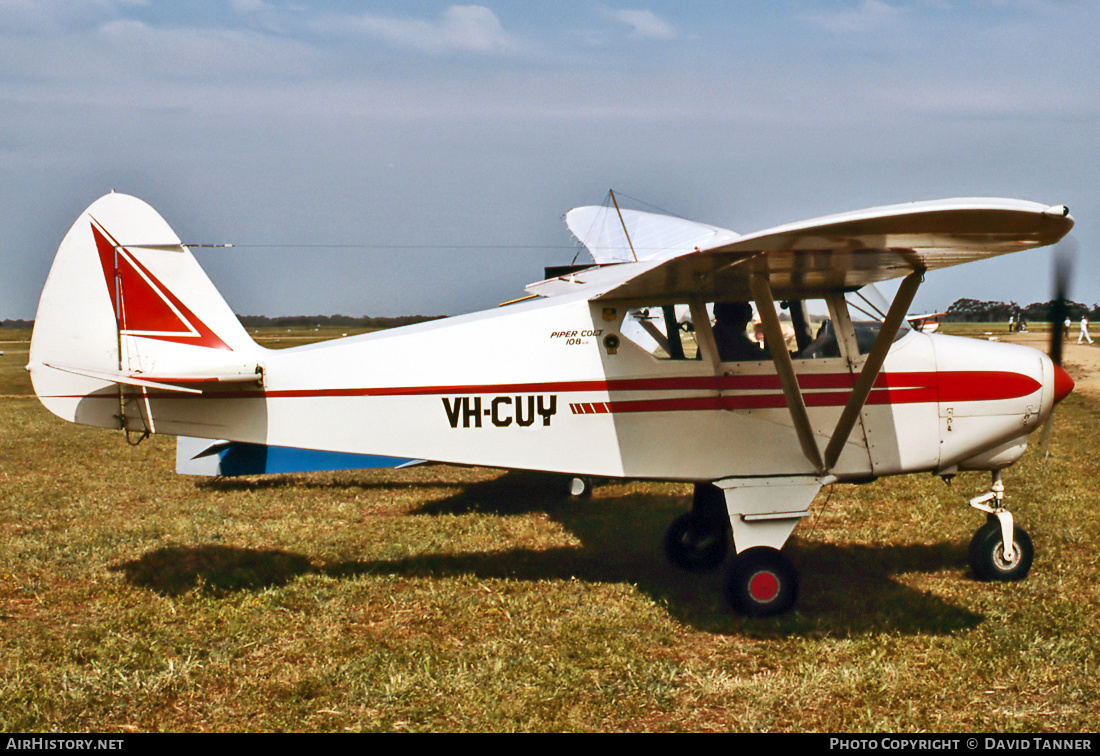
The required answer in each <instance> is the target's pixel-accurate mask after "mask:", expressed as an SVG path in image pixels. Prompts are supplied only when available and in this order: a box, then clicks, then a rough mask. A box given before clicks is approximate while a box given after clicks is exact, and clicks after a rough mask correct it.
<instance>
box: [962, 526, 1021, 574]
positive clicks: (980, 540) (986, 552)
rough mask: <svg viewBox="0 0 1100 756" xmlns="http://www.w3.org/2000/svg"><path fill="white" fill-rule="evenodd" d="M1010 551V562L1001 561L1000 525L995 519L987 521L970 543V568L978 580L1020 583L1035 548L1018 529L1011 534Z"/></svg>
mask: <svg viewBox="0 0 1100 756" xmlns="http://www.w3.org/2000/svg"><path fill="white" fill-rule="evenodd" d="M1012 551H1013V552H1014V553H1013V558H1012V560H1011V561H1010V560H1008V559H1005V544H1004V538H1003V537H1002V536H1001V523H1000V522H999V521H998V520H997V518H996V517H991V518H989V521H988V522H986V524H985V525H982V526H981V527H980V528H978V532H977V533H975V534H974V537H973V538H972V539H971V540H970V551H969V558H970V567H971V569H973V570H974V574H975V575H977V576H978V578H979V579H981V580H998V581H1001V582H1009V581H1012V580H1023V579H1024V578H1025V577H1027V571H1028V570H1030V569H1031V560H1032V559H1033V558H1034V556H1035V548H1034V547H1033V546H1032V545H1031V538H1030V537H1029V536H1028V534H1027V531H1025V530H1024V529H1023V528H1021V527H1019V526H1017V527H1015V528H1013V531H1012Z"/></svg>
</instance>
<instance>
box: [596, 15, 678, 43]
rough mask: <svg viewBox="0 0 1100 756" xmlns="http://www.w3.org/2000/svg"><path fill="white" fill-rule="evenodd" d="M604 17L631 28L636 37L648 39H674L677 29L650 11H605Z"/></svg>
mask: <svg viewBox="0 0 1100 756" xmlns="http://www.w3.org/2000/svg"><path fill="white" fill-rule="evenodd" d="M603 15H604V16H606V17H607V18H609V19H611V20H612V21H617V22H618V23H620V24H625V25H626V26H629V27H630V28H631V30H632V34H633V36H635V37H646V38H648V39H672V38H673V37H675V36H676V29H675V28H674V27H673V26H672V24H670V23H668V22H667V21H665V20H664V19H663V18H661V17H660V16H658V15H657V14H656V13H654V12H653V11H650V10H611V9H605V10H604V11H603Z"/></svg>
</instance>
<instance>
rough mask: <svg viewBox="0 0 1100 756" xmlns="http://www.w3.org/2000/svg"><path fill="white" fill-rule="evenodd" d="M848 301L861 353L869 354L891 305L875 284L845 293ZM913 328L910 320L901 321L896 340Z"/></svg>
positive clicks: (845, 298)
mask: <svg viewBox="0 0 1100 756" xmlns="http://www.w3.org/2000/svg"><path fill="white" fill-rule="evenodd" d="M844 300H845V301H846V302H847V303H848V313H849V315H850V317H851V318H852V327H853V328H854V329H855V332H856V343H857V344H859V353H860V354H867V353H868V352H870V351H871V346H872V345H873V344H874V343H875V337H877V336H878V332H879V331H880V330H881V329H882V321H884V320H885V319H886V312H887V310H889V309H890V305H889V304H888V303H887V302H886V298H885V297H883V296H882V293H881V292H880V291H879V290H878V289H876V288H875V287H874V286H864V287H863V288H862V289H859V290H858V291H853V292H849V293H848V294H845V295H844ZM911 330H912V328H911V327H910V326H909V321H908V320H902V321H901V327H900V328H898V333H897V335H896V336H895V337H894V341H897V340H898V339H900V338H902V337H903V336H905V335H906V334H908V333H909V332H910V331H911Z"/></svg>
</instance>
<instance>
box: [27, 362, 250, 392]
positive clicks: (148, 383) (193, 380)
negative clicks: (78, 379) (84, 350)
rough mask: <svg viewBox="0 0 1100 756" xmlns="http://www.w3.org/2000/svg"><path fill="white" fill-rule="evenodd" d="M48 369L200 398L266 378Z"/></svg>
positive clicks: (243, 374) (54, 366)
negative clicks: (228, 386) (210, 391)
mask: <svg viewBox="0 0 1100 756" xmlns="http://www.w3.org/2000/svg"><path fill="white" fill-rule="evenodd" d="M45 366H46V367H49V368H53V369H54V370H60V371H62V372H65V373H72V374H73V375H82V376H84V377H86V378H96V379H98V380H101V381H110V382H111V383H122V384H124V385H127V386H141V387H143V388H152V389H160V390H162V391H182V392H183V393H186V394H201V393H202V392H203V390H204V389H211V388H215V387H217V386H218V385H219V384H222V383H261V382H262V381H263V375H262V373H261V372H260V371H259V369H258V368H256V369H254V370H253V371H252V372H251V373H248V372H240V373H223V374H219V375H191V376H179V375H175V376H160V375H142V376H139V375H135V374H133V373H126V372H123V371H121V370H119V371H114V372H111V371H105V370H89V369H87V368H76V367H68V366H66V365H54V364H51V363H45Z"/></svg>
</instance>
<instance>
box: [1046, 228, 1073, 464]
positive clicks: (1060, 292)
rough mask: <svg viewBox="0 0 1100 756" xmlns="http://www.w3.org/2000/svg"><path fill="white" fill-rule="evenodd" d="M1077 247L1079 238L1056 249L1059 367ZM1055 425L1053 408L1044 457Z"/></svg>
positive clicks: (1053, 318) (1055, 352)
mask: <svg viewBox="0 0 1100 756" xmlns="http://www.w3.org/2000/svg"><path fill="white" fill-rule="evenodd" d="M1077 248H1078V243H1077V239H1076V238H1075V237H1073V236H1067V237H1065V238H1063V239H1062V241H1060V242H1058V244H1057V245H1056V246H1055V247H1054V299H1053V300H1052V301H1051V305H1050V361H1051V362H1053V363H1054V364H1055V365H1057V366H1058V367H1059V368H1060V367H1061V366H1062V351H1063V346H1064V344H1065V337H1066V325H1065V322H1066V318H1067V317H1068V316H1069V300H1068V296H1067V295H1068V293H1069V284H1070V278H1071V276H1072V275H1073V262H1074V259H1075V258H1076V257H1077ZM1056 372H1057V371H1056ZM1071 385H1072V384H1071ZM1053 425H1054V408H1053V407H1051V409H1050V414H1049V415H1048V416H1047V419H1046V422H1045V423H1043V433H1042V436H1041V438H1040V440H1039V448H1040V449H1042V450H1043V451H1044V456H1050V444H1049V441H1050V433H1051V428H1052V427H1053Z"/></svg>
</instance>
